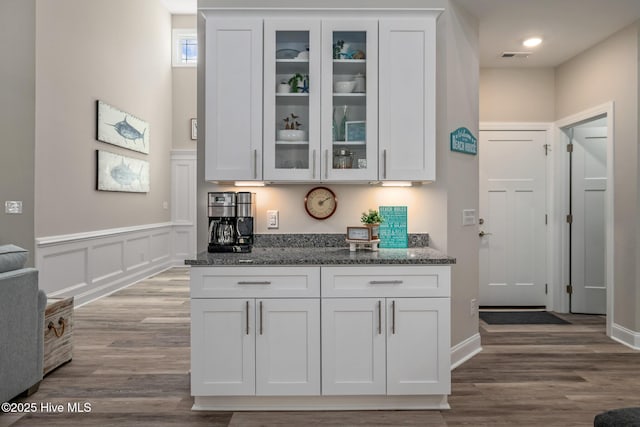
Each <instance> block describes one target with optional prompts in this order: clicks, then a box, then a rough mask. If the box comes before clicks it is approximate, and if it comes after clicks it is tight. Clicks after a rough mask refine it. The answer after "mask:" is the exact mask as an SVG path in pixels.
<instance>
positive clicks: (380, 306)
mask: <svg viewBox="0 0 640 427" xmlns="http://www.w3.org/2000/svg"><path fill="white" fill-rule="evenodd" d="M381 334H382V301H380V300H378V335H381Z"/></svg>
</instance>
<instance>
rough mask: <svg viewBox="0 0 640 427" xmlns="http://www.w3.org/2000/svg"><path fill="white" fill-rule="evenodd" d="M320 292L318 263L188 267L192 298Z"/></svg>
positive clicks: (309, 294) (306, 295)
mask: <svg viewBox="0 0 640 427" xmlns="http://www.w3.org/2000/svg"><path fill="white" fill-rule="evenodd" d="M319 296H320V268H319V267H191V298H301V297H319Z"/></svg>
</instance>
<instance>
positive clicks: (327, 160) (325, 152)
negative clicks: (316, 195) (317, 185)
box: [324, 149, 329, 179]
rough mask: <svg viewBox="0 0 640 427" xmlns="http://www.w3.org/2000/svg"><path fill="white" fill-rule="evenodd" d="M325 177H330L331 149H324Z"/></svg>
mask: <svg viewBox="0 0 640 427" xmlns="http://www.w3.org/2000/svg"><path fill="white" fill-rule="evenodd" d="M324 179H329V150H328V149H327V150H324Z"/></svg>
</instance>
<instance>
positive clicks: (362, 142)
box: [333, 141, 367, 145]
mask: <svg viewBox="0 0 640 427" xmlns="http://www.w3.org/2000/svg"><path fill="white" fill-rule="evenodd" d="M333 145H367V141H333Z"/></svg>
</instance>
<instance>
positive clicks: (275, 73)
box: [239, 19, 321, 181]
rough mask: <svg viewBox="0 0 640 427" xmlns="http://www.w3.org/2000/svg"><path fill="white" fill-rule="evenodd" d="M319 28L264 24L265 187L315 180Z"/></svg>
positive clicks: (312, 23)
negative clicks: (284, 182) (286, 182)
mask: <svg viewBox="0 0 640 427" xmlns="http://www.w3.org/2000/svg"><path fill="white" fill-rule="evenodd" d="M320 28H321V26H320V20H304V19H278V20H265V22H264V135H263V138H264V178H265V180H267V181H268V180H275V181H278V180H286V181H296V180H299V181H310V180H318V179H320V166H321V165H320V84H321V82H320V67H321V65H320V62H321V56H320V55H321V49H320ZM239 54H241V53H239Z"/></svg>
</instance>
